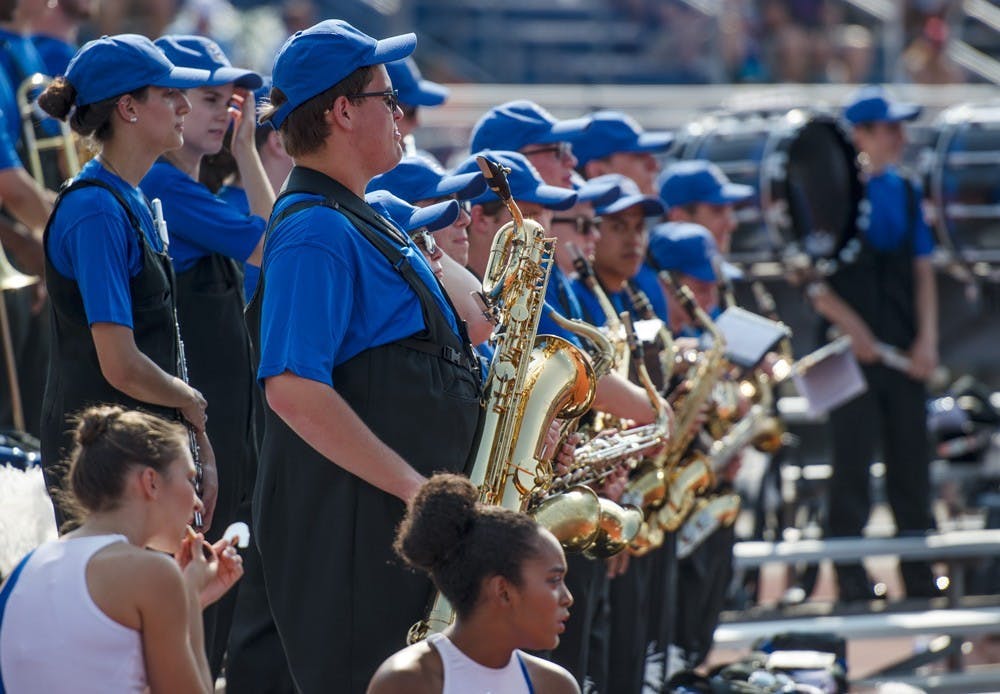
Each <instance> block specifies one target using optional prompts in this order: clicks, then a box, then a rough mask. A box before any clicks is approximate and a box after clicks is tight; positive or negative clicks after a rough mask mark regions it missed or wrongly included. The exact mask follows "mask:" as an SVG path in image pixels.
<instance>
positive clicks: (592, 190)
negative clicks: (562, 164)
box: [569, 171, 621, 207]
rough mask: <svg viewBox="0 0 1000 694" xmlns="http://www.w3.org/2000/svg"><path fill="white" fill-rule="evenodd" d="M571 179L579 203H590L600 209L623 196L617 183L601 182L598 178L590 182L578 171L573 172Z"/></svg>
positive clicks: (570, 175)
mask: <svg viewBox="0 0 1000 694" xmlns="http://www.w3.org/2000/svg"><path fill="white" fill-rule="evenodd" d="M569 178H570V180H571V181H572V182H573V189H574V190H575V191H576V202H577V203H581V202H589V203H591V204H592V205H593V206H594V207H599V206H601V205H607V204H608V203H610V202H614V201H615V200H617V199H618V198H619V196H620V195H621V187H620V186H619V185H618V183H617V182H615V181H600V180H598V179H596V178H595V179H593V180H590V181H588V180H586V179H585V178H584V177H583V176H581V175H580V174H578V173H577V172H576V171H571V172H570V174H569Z"/></svg>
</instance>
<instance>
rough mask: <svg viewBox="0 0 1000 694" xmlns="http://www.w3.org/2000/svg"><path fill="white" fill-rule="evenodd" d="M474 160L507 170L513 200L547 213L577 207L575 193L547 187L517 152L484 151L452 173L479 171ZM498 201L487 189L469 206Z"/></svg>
mask: <svg viewBox="0 0 1000 694" xmlns="http://www.w3.org/2000/svg"><path fill="white" fill-rule="evenodd" d="M477 156H484V157H486V158H488V159H492V160H493V161H497V162H500V163H501V164H503V165H504V166H506V167H507V168H508V169H510V171H509V172H508V173H507V184H508V185H509V186H510V194H511V197H513V198H514V200H517V201H523V202H531V203H534V204H536V205H541V206H542V207H547V208H548V209H550V210H568V209H569V208H571V207H572V206H573V205H575V204H576V191H575V190H570V189H569V188H559V187H557V186H550V185H549V184H547V183H546V182H545V181H543V180H542V177H541V176H539V175H538V170H537V169H535V167H534V166H532V165H531V162H530V161H528V159H527V157H525V156H524V155H523V154H520V153H519V152H505V151H499V152H495V151H491V150H484V151H482V152H479V153H477V154H473V155H472V156H471V157H469V158H468V159H466V160H465V161H463V162H462V163H461V164H459V165H458V166H456V167H455V171H454V173H456V174H459V173H468V172H470V171H479V170H480V169H479V164H478V163H477V162H476V157H477ZM498 199H499V198H497V196H496V193H494V192H493V191H492V190H490V189H489V188H487V189H486V192H484V193H483V194H482V195H477V196H476V197H474V198H472V200H470V201H469V202H471V203H472V204H473V205H481V204H483V203H484V202H489V201H490V200H498Z"/></svg>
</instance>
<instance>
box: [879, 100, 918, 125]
mask: <svg viewBox="0 0 1000 694" xmlns="http://www.w3.org/2000/svg"><path fill="white" fill-rule="evenodd" d="M923 110H924V107H923V106H921V105H920V104H904V103H893V104H890V105H889V111H888V112H887V113H886V114H885V120H886V121H888V122H889V123H898V122H900V121H907V120H914V119H915V118H917V117H919V116H920V114H921V112H922V111H923Z"/></svg>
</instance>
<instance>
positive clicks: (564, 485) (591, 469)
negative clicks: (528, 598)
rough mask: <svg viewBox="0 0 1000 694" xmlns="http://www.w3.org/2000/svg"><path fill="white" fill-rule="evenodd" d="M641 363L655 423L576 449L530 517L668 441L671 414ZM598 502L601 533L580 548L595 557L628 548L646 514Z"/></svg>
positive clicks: (632, 344)
mask: <svg viewBox="0 0 1000 694" xmlns="http://www.w3.org/2000/svg"><path fill="white" fill-rule="evenodd" d="M621 320H622V326H623V328H624V329H625V334H626V337H627V343H628V347H629V349H630V351H631V352H632V356H633V357H634V356H635V355H636V354H637V353H638V351H639V350H640V349H641V348H640V346H639V342H638V340H637V339H636V337H635V331H634V330H633V329H632V321H631V318H630V317H629V315H628V314H627V313H623V314H622V316H621ZM637 364H638V369H639V376H640V381H641V382H642V385H643V387H644V388H645V389H646V393H647V395H648V396H649V398H650V405H651V406H652V407H653V408H654V410H655V411H656V419H655V421H653V422H651V423H649V424H645V425H642V426H638V427H633V428H632V429H626V430H623V431H619V432H616V433H614V434H612V435H610V436H607V437H595V438H592V439H591V440H589V441H587V442H586V443H584V444H582V445H580V446H579V447H577V449H576V451H575V455H574V464H573V467H572V468H571V469H570V470H568V471H567V472H566V473H564V474H562V475H559V476H557V477H554V478H553V479H552V480H551V481H550V482H549V483H548V484H547V485H546V486H545V488H544V490H542V489H540V490H538V491H537V492H536V493H535V494H533V495H532V499H531V500H530V501H529V504H528V506H529V513H532V514H533V515H535V516H536V519H537V517H538V516H537V514H538V513H539V512H544V511H545V509H546V507H547V505H548V504H549V501H550V500H553V499H554V500H557V499H558V498H559V495H560V494H563V493H565V491H566V490H569V489H572V487H573V486H577V485H584V484H588V485H589V484H596V483H599V482H601V481H603V480H604V479H605V478H607V477H608V476H610V475H611V474H612V473H613V472H614V471H615V470H616V469H618V467H619V466H620V465H622V464H623V463H630V464H631V465H632V466H634V465H635V464H637V462H638V461H639V460H640V459H641V457H642V456H643V455H644V454H645V453H648V452H649V451H652V450H653V449H655V448H657V447H659V446H661V445H662V444H663V443H664V442H665V441H666V439H667V436H669V434H670V413H669V412H668V410H667V408H666V407H664V405H663V402H662V401H661V400H660V398H659V395H658V394H657V392H656V388H655V387H654V386H653V383H652V380H651V379H650V378H649V374H648V373H647V371H646V367H645V364H643V363H642V362H641V361H638V362H637ZM600 504H601V518H600V529H599V530H598V533H597V534H596V536H595V537H594V538H593V540H592V541H591V543H590V544H589V545H588V546H586V547H580V548H579V549H580V550H582V551H583V552H584V553H585V554H587V555H588V556H591V557H609V556H612V555H614V554H617V553H618V552H620V551H622V550H623V549H625V547H626V546H628V544H629V543H630V542H631V541H632V540H633V539H634V538H635V536H636V534H637V533H638V532H639V527H640V524H641V523H642V521H643V516H642V511H641V509H640V508H639V507H637V506H635V505H632V504H628V503H625V504H622V505H618V504H617V503H615V502H613V501H611V500H610V499H606V498H603V497H602V498H600ZM573 549H578V548H577V547H574V548H573Z"/></svg>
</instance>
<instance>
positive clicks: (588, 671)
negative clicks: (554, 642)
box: [549, 554, 610, 694]
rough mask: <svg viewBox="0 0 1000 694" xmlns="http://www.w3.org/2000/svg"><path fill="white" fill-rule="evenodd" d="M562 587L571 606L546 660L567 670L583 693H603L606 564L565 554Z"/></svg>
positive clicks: (576, 555)
mask: <svg viewBox="0 0 1000 694" xmlns="http://www.w3.org/2000/svg"><path fill="white" fill-rule="evenodd" d="M566 564H567V568H568V571H567V573H566V587H567V588H568V589H569V592H570V593H571V594H572V595H573V607H572V609H570V612H569V621H567V622H566V632H565V633H564V634H563V635H562V636H561V637H560V638H559V646H558V647H557V648H556V649H555V650H554V651H552V652H551V653H550V654H549V659H550V660H551V661H552V662H554V663H559V664H560V665H562V666H563V667H564V668H566V669H567V670H569V671H570V673H571V674H572V675H573V677H574V678H575V679H576V681H577V682H578V683H579V685H580V689H581V691H583V692H584V694H587V693H588V692H607V691H608V689H607V675H608V671H607V668H608V636H609V634H608V629H609V626H610V625H609V619H610V608H609V605H608V566H607V562H605V561H604V560H603V559H588V558H587V557H585V556H583V555H582V554H567V555H566Z"/></svg>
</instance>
